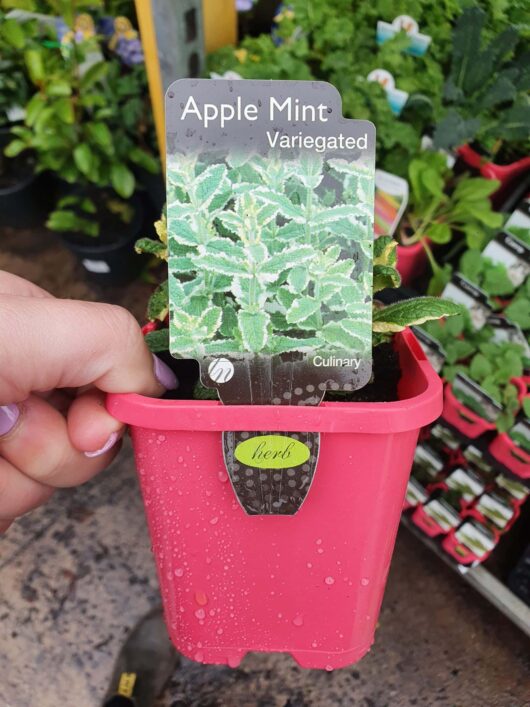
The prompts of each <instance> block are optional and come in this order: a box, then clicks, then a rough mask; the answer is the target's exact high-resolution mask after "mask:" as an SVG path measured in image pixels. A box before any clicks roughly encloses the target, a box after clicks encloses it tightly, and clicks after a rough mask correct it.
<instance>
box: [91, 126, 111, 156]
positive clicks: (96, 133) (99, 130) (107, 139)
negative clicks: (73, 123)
mask: <svg viewBox="0 0 530 707" xmlns="http://www.w3.org/2000/svg"><path fill="white" fill-rule="evenodd" d="M85 130H86V131H87V133H88V135H89V136H90V139H91V140H92V141H93V142H94V143H96V145H98V147H100V148H101V149H102V150H103V151H104V152H105V154H107V155H112V154H113V153H114V146H113V142H112V134H111V132H110V130H109V128H108V126H107V125H106V124H105V123H97V122H89V123H87V124H86V125H85Z"/></svg>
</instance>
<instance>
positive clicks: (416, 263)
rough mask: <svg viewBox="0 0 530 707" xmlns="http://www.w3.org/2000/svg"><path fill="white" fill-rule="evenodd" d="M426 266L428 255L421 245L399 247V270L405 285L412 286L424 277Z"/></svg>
mask: <svg viewBox="0 0 530 707" xmlns="http://www.w3.org/2000/svg"><path fill="white" fill-rule="evenodd" d="M426 265H427V254H426V253H425V249H424V247H423V246H422V244H421V243H414V244H413V245H406V246H405V245H398V247H397V269H398V272H399V274H400V275H401V282H402V283H403V285H410V284H411V283H412V282H413V281H414V280H415V279H416V278H418V277H420V276H421V275H423V273H424V272H425V266H426Z"/></svg>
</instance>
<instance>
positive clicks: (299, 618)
mask: <svg viewBox="0 0 530 707" xmlns="http://www.w3.org/2000/svg"><path fill="white" fill-rule="evenodd" d="M293 624H294V625H295V626H303V625H304V617H303V616H301V615H300V614H299V615H298V616H295V617H294V619H293Z"/></svg>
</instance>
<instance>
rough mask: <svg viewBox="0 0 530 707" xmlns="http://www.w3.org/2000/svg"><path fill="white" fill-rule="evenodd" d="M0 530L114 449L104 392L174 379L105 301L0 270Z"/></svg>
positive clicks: (158, 385) (160, 385)
mask: <svg viewBox="0 0 530 707" xmlns="http://www.w3.org/2000/svg"><path fill="white" fill-rule="evenodd" d="M0 326H1V330H0V532H1V531H3V530H5V529H6V528H7V527H9V525H10V524H11V522H12V521H13V519H14V518H16V517H17V516H19V515H22V514H23V513H26V512H27V511H29V510H31V509H32V508H35V507H36V506H38V505H40V504H41V503H43V502H44V501H46V500H47V499H48V498H49V497H50V496H51V495H52V493H53V491H54V489H55V488H58V487H65V486H75V485H76V484H82V483H83V482H84V481H87V479H90V478H91V477H92V476H94V474H97V473H98V472H99V471H101V470H102V469H104V468H105V467H106V466H107V465H108V464H109V463H110V462H111V461H112V459H113V458H114V457H115V455H116V453H117V451H118V449H119V447H120V444H121V442H120V440H121V437H122V435H123V432H124V427H123V425H122V424H121V423H120V422H118V421H117V420H115V419H114V418H113V417H111V416H110V415H109V414H108V412H107V411H106V410H105V405H104V401H105V393H141V394H142V395H150V396H159V395H162V393H163V392H164V390H165V389H169V388H176V387H177V380H176V377H175V375H174V374H173V373H172V371H171V370H170V369H169V368H168V367H167V366H166V365H165V364H164V363H163V362H162V361H161V360H160V359H158V358H156V357H153V356H152V354H151V353H150V352H149V350H148V348H147V346H146V345H145V342H144V340H143V337H142V333H141V331H140V328H139V326H138V324H137V323H136V321H135V319H134V318H133V316H132V315H131V314H129V313H128V312H127V311H126V310H125V309H122V308H121V307H117V306H114V305H109V304H99V303H94V302H76V301H73V300H60V299H56V298H55V297H52V296H51V295H50V294H49V293H48V292H45V291H44V290H42V289H41V288H39V287H37V286H35V285H32V284H31V283H29V282H27V281H26V280H23V279H21V278H19V277H16V276H15V275H9V274H8V273H4V272H1V271H0Z"/></svg>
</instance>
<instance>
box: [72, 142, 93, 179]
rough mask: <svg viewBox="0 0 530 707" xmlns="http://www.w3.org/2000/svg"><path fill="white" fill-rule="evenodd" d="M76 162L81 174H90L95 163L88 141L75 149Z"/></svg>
mask: <svg viewBox="0 0 530 707" xmlns="http://www.w3.org/2000/svg"><path fill="white" fill-rule="evenodd" d="M74 162H75V163H76V165H77V168H78V169H79V171H80V172H81V174H84V175H88V174H90V170H91V169H92V164H93V160H92V150H91V149H90V147H89V146H88V145H87V144H86V143H81V145H77V147H76V148H75V149H74Z"/></svg>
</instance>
